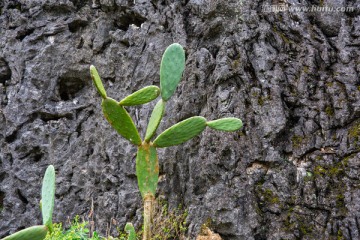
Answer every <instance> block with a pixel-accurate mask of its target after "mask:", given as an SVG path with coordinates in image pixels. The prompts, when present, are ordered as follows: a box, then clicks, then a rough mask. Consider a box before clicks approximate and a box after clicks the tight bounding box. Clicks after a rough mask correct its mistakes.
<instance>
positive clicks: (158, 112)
mask: <svg viewBox="0 0 360 240" xmlns="http://www.w3.org/2000/svg"><path fill="white" fill-rule="evenodd" d="M164 111H165V102H164V101H163V100H162V99H160V100H159V101H158V102H157V103H156V105H155V107H154V110H153V111H152V113H151V116H150V120H149V124H148V126H147V129H146V134H145V141H147V142H148V141H150V139H151V138H152V136H153V135H154V133H155V132H156V129H157V128H158V126H159V124H160V121H161V119H162V117H163V115H164Z"/></svg>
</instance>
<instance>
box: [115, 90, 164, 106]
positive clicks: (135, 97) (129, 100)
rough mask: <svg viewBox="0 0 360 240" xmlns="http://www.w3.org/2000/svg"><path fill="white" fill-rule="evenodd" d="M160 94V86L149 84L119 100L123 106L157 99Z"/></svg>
mask: <svg viewBox="0 0 360 240" xmlns="http://www.w3.org/2000/svg"><path fill="white" fill-rule="evenodd" d="M159 94H160V88H158V87H157V86H147V87H144V88H143V89H140V90H139V91H136V92H134V93H133V94H131V95H129V96H127V97H126V98H124V99H123V100H121V101H120V102H119V104H120V105H122V106H135V105H141V104H145V103H148V102H151V101H152V100H154V99H156V98H157V97H158V96H159Z"/></svg>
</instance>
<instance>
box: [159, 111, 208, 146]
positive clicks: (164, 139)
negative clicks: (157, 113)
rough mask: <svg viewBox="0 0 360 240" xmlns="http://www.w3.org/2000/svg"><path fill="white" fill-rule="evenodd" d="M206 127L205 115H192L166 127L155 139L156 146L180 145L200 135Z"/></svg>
mask: <svg viewBox="0 0 360 240" xmlns="http://www.w3.org/2000/svg"><path fill="white" fill-rule="evenodd" d="M205 127H206V119H205V118H203V117H191V118H188V119H186V120H184V121H181V122H179V123H177V124H175V125H174V126H172V127H170V128H168V129H166V130H165V131H164V132H162V133H161V134H160V135H159V136H158V137H157V138H156V139H155V140H154V146H155V147H161V148H163V147H170V146H174V145H179V144H181V143H184V142H186V141H188V140H189V139H191V138H193V137H195V136H197V135H199V134H200V133H201V132H202V131H204V129H205Z"/></svg>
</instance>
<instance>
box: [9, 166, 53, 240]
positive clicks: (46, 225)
mask: <svg viewBox="0 0 360 240" xmlns="http://www.w3.org/2000/svg"><path fill="white" fill-rule="evenodd" d="M54 199H55V169H54V166H52V165H50V166H48V168H47V169H46V172H45V175H44V179H43V185H42V190H41V200H40V209H41V212H42V217H43V225H40V226H32V227H29V228H25V229H23V230H21V231H19V232H16V233H14V234H12V235H10V236H8V237H5V238H3V239H2V240H42V239H44V238H45V237H46V234H47V232H48V231H49V232H52V229H53V226H52V213H53V209H54Z"/></svg>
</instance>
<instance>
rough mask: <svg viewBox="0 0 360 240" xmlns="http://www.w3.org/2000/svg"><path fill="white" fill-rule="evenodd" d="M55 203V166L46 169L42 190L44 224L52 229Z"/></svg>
mask: <svg viewBox="0 0 360 240" xmlns="http://www.w3.org/2000/svg"><path fill="white" fill-rule="evenodd" d="M54 201H55V169H54V166H53V165H50V166H48V168H47V169H46V172H45V175H44V179H43V184H42V189H41V212H42V218H43V224H44V225H45V226H47V227H48V228H49V229H52V214H53V210H54Z"/></svg>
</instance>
